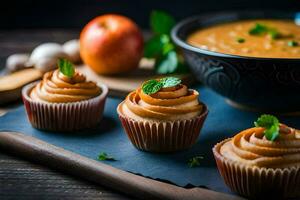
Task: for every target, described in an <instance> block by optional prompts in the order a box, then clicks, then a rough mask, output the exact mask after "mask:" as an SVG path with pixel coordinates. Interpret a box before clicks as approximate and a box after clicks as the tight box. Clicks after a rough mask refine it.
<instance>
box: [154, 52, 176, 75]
mask: <svg viewBox="0 0 300 200" xmlns="http://www.w3.org/2000/svg"><path fill="white" fill-rule="evenodd" d="M178 65H179V60H178V57H177V54H176V52H175V51H170V52H168V53H167V54H166V55H165V56H162V57H161V58H160V59H158V60H157V64H156V66H155V68H156V71H157V73H159V74H169V73H174V72H175V71H176V68H177V66H178Z"/></svg>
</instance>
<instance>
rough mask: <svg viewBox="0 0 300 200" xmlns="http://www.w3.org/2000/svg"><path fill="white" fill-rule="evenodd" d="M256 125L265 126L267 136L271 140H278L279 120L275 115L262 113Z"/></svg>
mask: <svg viewBox="0 0 300 200" xmlns="http://www.w3.org/2000/svg"><path fill="white" fill-rule="evenodd" d="M254 125H255V126H256V127H263V128H265V131H264V134H265V137H266V138H267V139H268V140H270V141H274V140H276V139H277V138H278V136H279V120H278V119H277V118H276V117H275V116H273V115H266V114H264V115H261V116H260V117H259V118H258V119H257V121H256V122H254Z"/></svg>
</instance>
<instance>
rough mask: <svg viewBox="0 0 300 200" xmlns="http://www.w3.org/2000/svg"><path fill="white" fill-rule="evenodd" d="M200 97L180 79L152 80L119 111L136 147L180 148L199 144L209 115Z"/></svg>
mask: <svg viewBox="0 0 300 200" xmlns="http://www.w3.org/2000/svg"><path fill="white" fill-rule="evenodd" d="M198 97H199V93H198V92H197V91H196V90H192V89H188V88H187V86H186V85H183V84H181V80H180V79H178V78H175V77H168V78H163V79H158V80H149V81H147V82H145V83H144V84H143V85H142V87H140V88H138V89H137V90H135V91H133V92H131V93H130V94H128V96H127V97H126V99H125V100H124V101H123V102H121V103H120V104H119V106H118V108H117V111H118V114H119V117H120V120H121V122H122V125H123V127H124V129H125V132H126V133H127V135H128V137H129V139H130V141H131V142H132V144H133V145H134V146H135V147H136V148H138V149H141V150H145V151H151V152H172V151H178V150H183V149H187V148H189V147H190V146H192V145H193V144H195V142H196V141H197V138H198V136H199V133H200V130H201V128H202V125H203V122H204V120H205V118H206V116H207V113H208V110H207V107H206V106H205V105H204V104H203V103H201V102H199V101H198Z"/></svg>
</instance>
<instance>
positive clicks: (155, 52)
mask: <svg viewBox="0 0 300 200" xmlns="http://www.w3.org/2000/svg"><path fill="white" fill-rule="evenodd" d="M174 25H175V19H174V18H173V17H172V16H171V15H169V14H168V13H166V12H163V11H158V10H154V11H152V12H151V15H150V26H151V29H152V32H153V36H152V37H151V38H150V39H149V40H148V41H146V43H145V49H144V56H145V57H146V58H153V59H155V66H154V67H155V71H156V73H158V74H171V73H186V72H188V68H187V66H186V65H185V63H184V59H183V57H182V55H181V53H180V51H177V47H176V45H175V44H174V42H173V41H172V40H171V36H170V32H171V29H172V28H173V26H174Z"/></svg>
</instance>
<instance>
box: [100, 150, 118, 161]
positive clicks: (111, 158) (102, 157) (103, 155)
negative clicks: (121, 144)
mask: <svg viewBox="0 0 300 200" xmlns="http://www.w3.org/2000/svg"><path fill="white" fill-rule="evenodd" d="M98 160H101V161H103V160H109V161H116V159H115V158H113V157H111V156H109V155H108V154H107V153H105V152H102V153H100V154H99V156H98Z"/></svg>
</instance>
